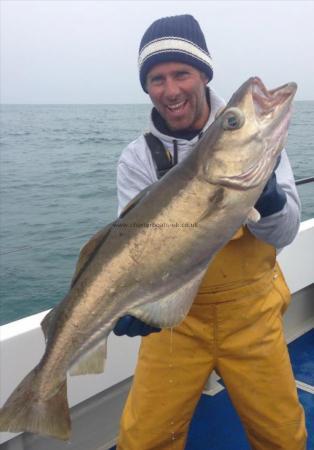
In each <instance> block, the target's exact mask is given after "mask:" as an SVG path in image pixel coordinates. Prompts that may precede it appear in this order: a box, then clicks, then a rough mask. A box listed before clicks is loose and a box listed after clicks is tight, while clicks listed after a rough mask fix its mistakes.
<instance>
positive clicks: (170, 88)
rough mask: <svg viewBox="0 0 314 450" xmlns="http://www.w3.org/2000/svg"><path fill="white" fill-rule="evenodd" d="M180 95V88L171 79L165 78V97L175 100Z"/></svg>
mask: <svg viewBox="0 0 314 450" xmlns="http://www.w3.org/2000/svg"><path fill="white" fill-rule="evenodd" d="M179 93H180V87H179V85H178V83H177V82H176V81H175V80H174V79H172V78H167V79H166V82H165V95H166V96H167V97H168V98H169V99H172V98H176V97H177V96H178V95H179Z"/></svg>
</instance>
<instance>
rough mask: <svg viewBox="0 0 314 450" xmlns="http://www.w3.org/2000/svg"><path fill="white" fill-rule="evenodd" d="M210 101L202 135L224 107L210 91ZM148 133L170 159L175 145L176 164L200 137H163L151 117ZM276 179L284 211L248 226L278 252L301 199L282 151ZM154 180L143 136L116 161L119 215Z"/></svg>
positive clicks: (289, 235) (293, 228)
mask: <svg viewBox="0 0 314 450" xmlns="http://www.w3.org/2000/svg"><path fill="white" fill-rule="evenodd" d="M209 98H210V106H211V112H210V116H209V118H208V121H207V123H206V124H205V126H204V128H203V130H202V131H203V132H204V131H205V130H206V129H207V128H208V127H209V126H210V124H211V123H212V122H213V121H214V119H215V116H216V113H217V111H218V110H219V109H220V108H221V107H223V106H225V102H224V101H223V100H222V99H221V98H220V97H219V96H218V95H217V94H216V93H215V91H214V90H213V89H212V88H210V89H209ZM149 131H150V132H151V133H152V134H153V135H154V136H156V137H157V138H159V139H160V140H161V141H162V143H163V145H164V147H165V148H166V149H167V150H168V151H169V152H170V153H171V155H172V156H173V148H174V140H176V141H177V148H178V163H179V162H180V161H182V160H183V159H184V158H185V157H186V156H187V155H188V154H189V153H190V152H191V151H192V150H193V148H194V147H195V145H196V144H197V142H198V140H199V136H196V137H194V138H193V139H191V140H186V139H174V138H173V137H171V136H168V135H165V134H162V133H161V132H160V131H158V130H157V128H156V127H155V125H154V122H153V119H152V114H151V118H150V129H149ZM276 177H277V183H278V184H279V185H280V186H281V187H282V189H283V190H284V191H285V193H286V196H287V202H286V203H285V205H284V207H283V209H282V210H281V211H279V212H277V213H275V214H272V215H270V216H267V217H263V218H261V219H260V220H259V221H258V222H257V223H253V222H250V221H249V222H248V224H247V226H248V228H249V229H250V231H251V233H252V234H254V235H255V236H256V237H257V238H258V239H261V240H263V241H264V242H267V243H269V244H271V245H273V246H274V247H276V248H277V249H280V248H283V247H285V246H286V245H288V244H289V243H291V242H292V241H293V239H294V238H295V236H296V234H297V232H298V229H299V225H300V199H299V196H298V193H297V189H296V186H295V182H294V176H293V173H292V169H291V166H290V162H289V159H288V155H287V153H286V150H283V151H282V154H281V159H280V163H279V165H278V167H277V169H276ZM157 180H158V178H157V173H156V167H155V163H154V161H153V158H152V155H151V152H150V149H149V148H148V146H147V144H146V140H145V137H144V134H142V135H141V136H139V137H138V138H137V139H136V140H135V141H133V142H131V143H130V144H129V145H128V146H127V147H126V148H125V149H124V150H123V152H122V154H121V156H120V158H119V161H118V171H117V189H118V203H119V207H118V214H120V213H121V211H122V210H123V209H124V207H125V206H126V205H127V204H128V203H129V201H130V200H132V199H133V198H134V197H135V196H136V195H137V194H138V193H139V192H141V191H142V190H143V189H145V188H146V187H147V186H149V185H151V184H152V183H155V182H156V181H157Z"/></svg>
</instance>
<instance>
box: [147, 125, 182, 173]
mask: <svg viewBox="0 0 314 450" xmlns="http://www.w3.org/2000/svg"><path fill="white" fill-rule="evenodd" d="M144 136H145V140H146V143H147V145H148V148H149V150H150V152H151V154H152V158H153V160H154V162H155V164H156V172H157V178H158V179H160V178H161V177H162V176H164V175H165V174H166V173H167V172H168V170H170V169H171V168H172V167H173V166H175V165H176V164H177V162H178V148H177V141H174V158H172V156H171V154H170V153H169V152H168V151H167V150H166V149H165V147H164V146H163V143H162V142H161V141H160V140H159V139H158V138H157V137H156V136H154V135H153V134H152V133H146V134H145V135H144Z"/></svg>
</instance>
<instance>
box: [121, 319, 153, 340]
mask: <svg viewBox="0 0 314 450" xmlns="http://www.w3.org/2000/svg"><path fill="white" fill-rule="evenodd" d="M159 331H161V328H156V327H152V326H150V325H147V324H146V323H144V322H142V321H141V320H139V319H136V317H133V316H129V315H127V316H123V317H121V318H120V319H119V320H118V322H117V323H116V326H115V327H114V329H113V332H114V334H115V335H116V336H124V335H126V336H129V337H134V336H147V335H148V334H150V333H158V332H159Z"/></svg>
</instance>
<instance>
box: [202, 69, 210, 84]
mask: <svg viewBox="0 0 314 450" xmlns="http://www.w3.org/2000/svg"><path fill="white" fill-rule="evenodd" d="M200 74H201V79H202V81H204V84H205V85H206V84H207V83H208V82H209V78H208V76H207V75H206V74H205V73H204V72H202V71H200Z"/></svg>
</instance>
